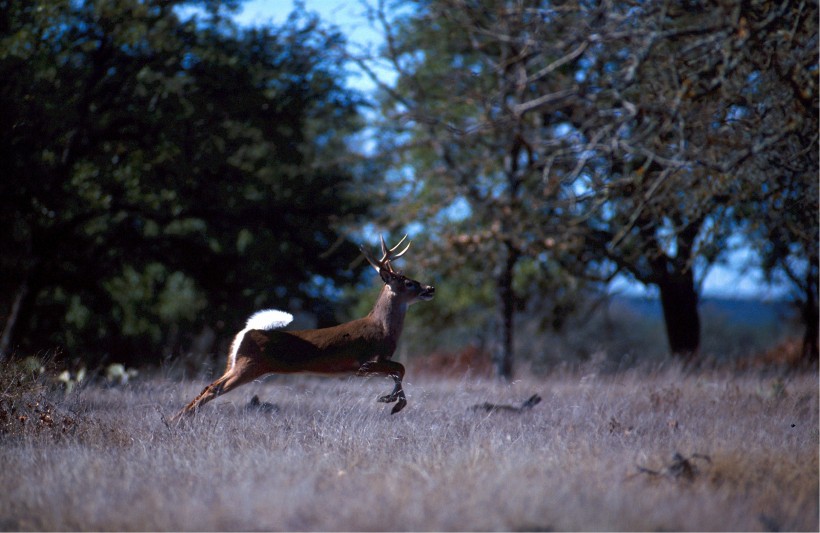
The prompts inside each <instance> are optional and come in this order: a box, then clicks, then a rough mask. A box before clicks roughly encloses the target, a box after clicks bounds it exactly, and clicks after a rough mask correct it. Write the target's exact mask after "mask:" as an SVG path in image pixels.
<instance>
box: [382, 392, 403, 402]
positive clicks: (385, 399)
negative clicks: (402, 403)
mask: <svg viewBox="0 0 820 533" xmlns="http://www.w3.org/2000/svg"><path fill="white" fill-rule="evenodd" d="M398 399H399V395H398V394H385V395H384V396H380V397H379V399H378V400H377V401H379V402H382V403H393V402H395V401H396V400H398Z"/></svg>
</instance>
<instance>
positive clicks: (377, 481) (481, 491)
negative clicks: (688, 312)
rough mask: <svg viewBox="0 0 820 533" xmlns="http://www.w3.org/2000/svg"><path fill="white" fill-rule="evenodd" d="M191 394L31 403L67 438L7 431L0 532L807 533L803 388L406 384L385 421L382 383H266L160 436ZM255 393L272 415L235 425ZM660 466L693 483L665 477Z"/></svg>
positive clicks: (797, 384)
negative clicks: (66, 422)
mask: <svg viewBox="0 0 820 533" xmlns="http://www.w3.org/2000/svg"><path fill="white" fill-rule="evenodd" d="M204 384H205V383H204V381H202V382H200V381H196V382H194V381H186V382H182V383H181V382H176V381H172V380H169V379H166V378H164V377H162V376H157V377H147V376H140V378H139V379H138V380H136V381H134V382H132V383H130V384H129V385H127V386H121V387H110V388H103V387H95V386H87V387H85V388H82V387H81V388H79V389H77V390H75V391H74V392H72V393H71V394H69V395H68V396H66V397H65V398H62V399H61V398H60V396H59V394H58V393H54V392H52V393H49V394H47V395H46V397H47V398H48V399H49V400H48V401H51V402H52V407H53V409H54V410H55V418H59V417H60V416H67V417H71V418H72V420H73V422H72V424H73V426H74V427H73V428H72V429H70V430H69V431H58V430H56V429H53V428H45V429H43V428H41V429H40V430H34V429H32V428H31V427H29V429H27V430H25V431H17V432H8V431H6V432H5V434H4V435H3V437H2V441H0V464H2V465H3V467H2V468H0V483H2V486H3V487H4V488H5V489H4V493H3V495H2V496H0V520H1V521H0V527H2V528H3V529H22V530H53V529H74V530H89V529H91V530H259V529H263V530H547V529H552V530H579V529H584V530H588V529H606V530H658V529H671V530H752V531H755V530H767V529H781V530H814V531H816V530H817V528H818V392H817V385H818V380H817V376H816V375H814V374H798V375H790V376H786V377H776V376H772V375H759V374H753V373H746V374H740V375H738V374H728V373H705V374H685V373H682V372H679V371H676V370H666V371H662V372H654V373H643V372H640V371H629V372H625V373H622V374H617V375H612V376H598V375H596V374H594V373H591V374H584V373H582V372H581V373H567V374H564V375H561V376H557V375H555V376H552V377H546V378H543V379H535V378H528V379H524V380H520V381H516V382H514V383H512V384H510V385H505V384H500V383H497V382H494V381H491V380H477V379H446V380H444V379H442V380H438V379H433V378H421V377H419V378H418V379H416V380H414V379H413V375H411V374H408V376H407V378H406V386H405V388H406V390H407V393H408V400H409V404H408V407H407V408H406V409H405V410H404V411H402V412H401V413H400V414H398V415H395V416H391V415H389V406H385V405H384V404H379V403H377V402H375V398H376V397H378V396H379V395H381V394H384V393H385V392H389V389H390V388H391V382H390V381H389V380H386V379H384V380H383V379H377V378H370V379H367V380H364V379H355V378H354V379H321V378H282V377H275V378H271V379H268V380H266V381H265V382H263V383H253V384H250V385H247V386H245V387H242V388H240V389H238V390H237V391H234V392H232V393H230V394H228V395H226V396H225V397H223V398H220V399H218V400H216V401H214V402H212V403H210V404H208V405H207V406H205V407H204V408H203V409H202V411H201V412H200V413H199V414H198V415H197V417H196V419H194V420H193V421H191V422H190V423H187V424H184V425H182V426H180V427H169V426H167V425H166V423H165V422H164V419H165V417H167V416H168V415H170V414H172V413H174V412H175V411H176V410H177V409H179V408H180V407H181V406H182V405H184V404H185V403H186V402H187V401H188V400H190V398H192V397H193V396H194V395H195V394H196V393H198V392H199V390H200V389H201V388H202V386H203V385H204ZM534 393H538V394H540V395H541V396H542V397H543V401H542V402H541V403H540V404H538V405H537V406H535V407H534V408H533V409H531V410H528V411H524V412H522V413H520V414H516V413H507V412H489V413H488V412H486V411H484V410H475V409H471V407H472V406H473V405H476V404H481V403H483V402H485V401H490V402H493V403H509V404H518V403H520V402H521V401H523V400H524V399H526V398H528V397H529V396H530V395H531V394H534ZM36 394H43V393H42V392H37V393H36ZM254 394H256V395H259V397H260V399H261V400H262V401H263V402H269V403H271V404H273V405H274V406H275V408H270V409H268V411H267V412H263V411H260V410H258V409H256V410H249V409H246V404H247V402H248V400H249V399H250V398H251V397H252V396H253V395H254ZM3 405H8V404H7V403H4V404H3ZM57 433H59V435H57ZM676 452H678V453H680V454H681V455H682V456H683V457H684V458H688V459H689V462H690V466H692V467H693V468H694V470H693V473H692V475H691V476H684V475H678V474H676V473H675V469H674V468H672V467H673V466H674V462H673V455H674V454H675V453H676ZM694 454H702V455H704V456H708V460H707V459H702V458H700V457H692V456H693V455H694ZM642 468H643V469H646V470H651V471H653V472H656V473H657V475H655V474H651V473H648V472H646V471H643V470H641V469H642Z"/></svg>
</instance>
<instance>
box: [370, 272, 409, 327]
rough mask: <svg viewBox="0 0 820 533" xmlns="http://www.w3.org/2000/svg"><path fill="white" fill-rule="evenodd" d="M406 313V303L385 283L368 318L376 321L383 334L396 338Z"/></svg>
mask: <svg viewBox="0 0 820 533" xmlns="http://www.w3.org/2000/svg"><path fill="white" fill-rule="evenodd" d="M406 313H407V303H406V302H404V301H402V298H401V297H400V296H399V295H398V294H396V293H395V292H393V290H392V289H391V288H390V286H389V285H385V286H384V288H383V289H382V292H381V293H379V299H378V300H376V304H375V305H374V306H373V310H372V311H370V314H369V315H368V318H370V319H371V320H373V321H375V322H376V323H378V324H379V325H380V326H381V327H382V329H383V330H384V332H385V335H387V336H388V337H391V338H393V339H395V340H398V338H399V336H400V335H401V330H402V327H403V326H404V315H405V314H406Z"/></svg>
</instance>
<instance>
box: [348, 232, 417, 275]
mask: <svg viewBox="0 0 820 533" xmlns="http://www.w3.org/2000/svg"><path fill="white" fill-rule="evenodd" d="M405 239H407V235H405V236H404V237H402V238H401V240H400V241H399V242H398V244H396V246H394V247H392V248H390V249H389V250H388V249H387V244H385V242H384V237H382V236H381V235H379V240H380V241H381V245H382V258H381V259H379V260H376V258H374V257H373V256H372V255H370V252H368V251H367V249H366V248H365V247H364V245H362V246H361V247H359V249H360V250H361V251H362V255H364V258H365V259H367V262H368V263H370V265H371V266H372V267H373V268H375V269H376V272H380V271H381V270H382V269H384V270H387V271H388V272H393V266H392V265H391V264H390V261H393V260H395V259H398V258H399V257H401V256H403V255H404V254H406V253H407V250H408V249H410V242H412V241H410V242H408V243H407V246H405V247H404V250H402V251H401V252H396V250H398V249H399V246H401V244H402V243H403V242H404V240H405Z"/></svg>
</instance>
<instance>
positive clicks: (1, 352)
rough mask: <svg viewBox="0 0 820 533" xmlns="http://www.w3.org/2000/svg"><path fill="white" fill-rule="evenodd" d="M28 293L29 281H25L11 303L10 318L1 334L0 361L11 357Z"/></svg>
mask: <svg viewBox="0 0 820 533" xmlns="http://www.w3.org/2000/svg"><path fill="white" fill-rule="evenodd" d="M27 295H28V282H26V281H23V283H21V284H20V287H18V288H17V294H16V295H15V297H14V302H13V303H12V304H11V310H10V311H9V315H8V318H6V325H5V326H4V327H3V333H2V335H0V361H5V360H7V359H8V358H9V357H11V341H12V338H14V330H15V327H16V326H17V320H18V319H19V317H20V308H21V307H22V306H23V300H25V299H26V296H27Z"/></svg>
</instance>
